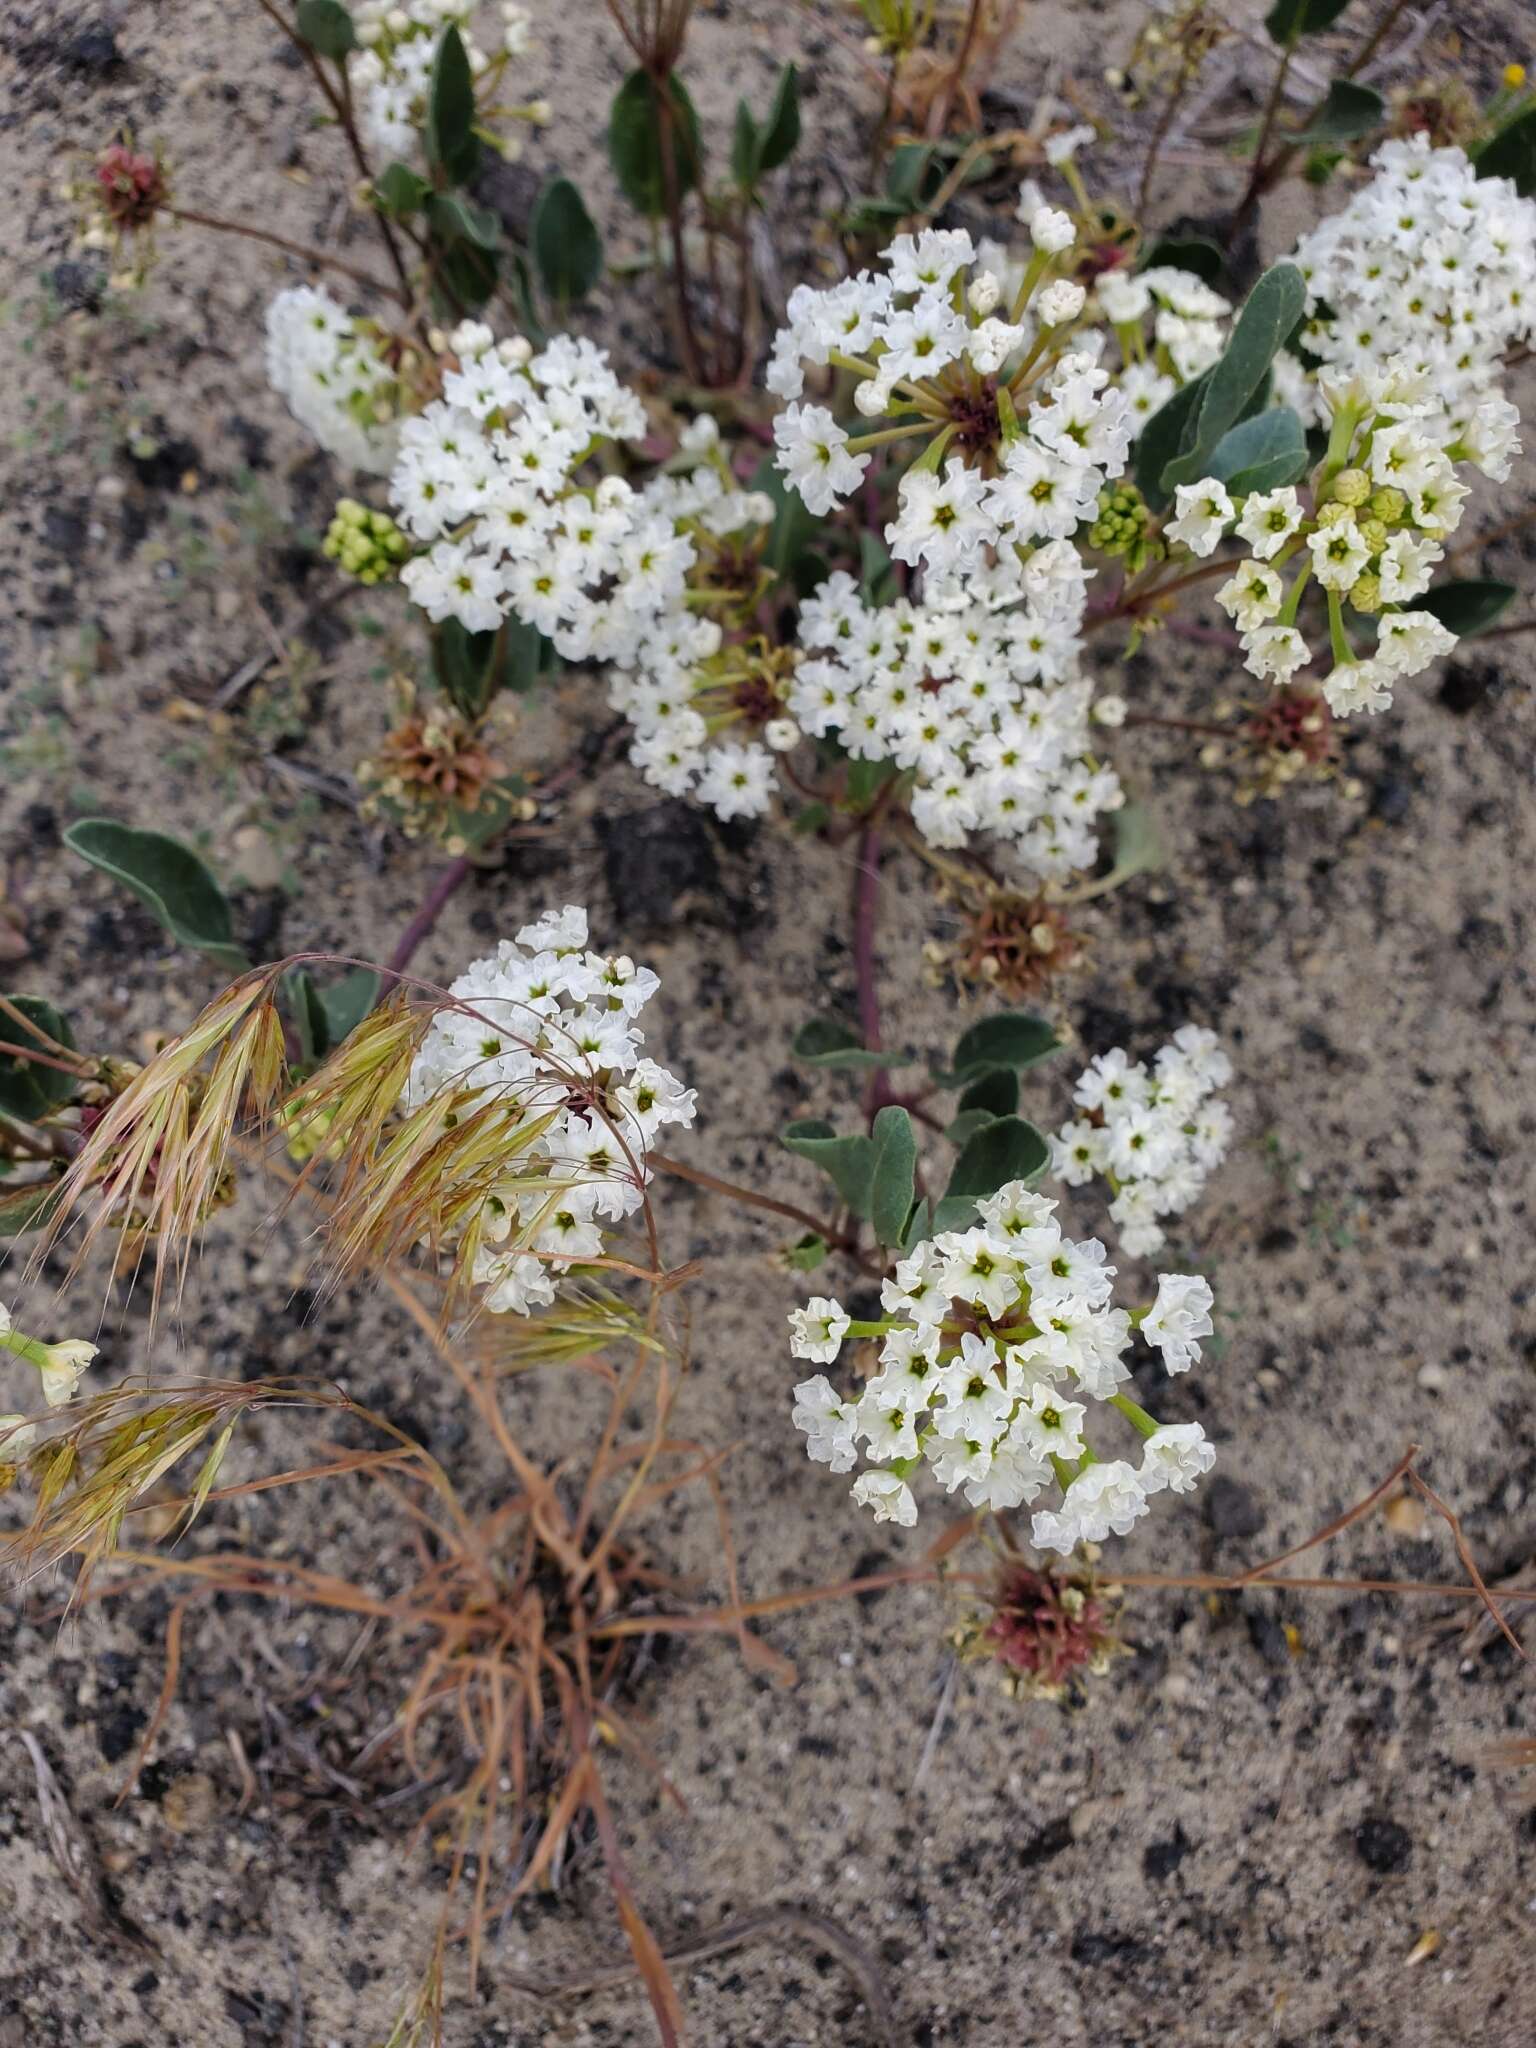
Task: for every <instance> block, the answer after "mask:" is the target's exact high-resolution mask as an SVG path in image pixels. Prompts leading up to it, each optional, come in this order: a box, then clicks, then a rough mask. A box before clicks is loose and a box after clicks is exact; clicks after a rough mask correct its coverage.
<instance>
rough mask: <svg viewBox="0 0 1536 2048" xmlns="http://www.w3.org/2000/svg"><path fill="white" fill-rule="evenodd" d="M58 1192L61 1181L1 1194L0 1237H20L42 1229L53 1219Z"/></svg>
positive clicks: (33, 1185) (30, 1184)
mask: <svg viewBox="0 0 1536 2048" xmlns="http://www.w3.org/2000/svg"><path fill="white" fill-rule="evenodd" d="M58 1192H59V1181H58V1180H45V1181H29V1182H28V1183H27V1185H26V1186H25V1187H21V1188H16V1189H14V1190H13V1191H12V1192H11V1193H9V1194H3V1193H0V1237H20V1236H21V1235H22V1233H23V1231H27V1230H39V1229H41V1228H42V1226H43V1225H44V1224H45V1223H47V1222H49V1221H50V1220H51V1218H52V1215H53V1211H54V1207H55V1204H56V1202H57V1198H58Z"/></svg>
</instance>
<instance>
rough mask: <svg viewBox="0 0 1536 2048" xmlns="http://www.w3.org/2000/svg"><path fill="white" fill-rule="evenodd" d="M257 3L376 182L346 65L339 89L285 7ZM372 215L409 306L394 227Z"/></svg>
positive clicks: (264, 0) (266, 0)
mask: <svg viewBox="0 0 1536 2048" xmlns="http://www.w3.org/2000/svg"><path fill="white" fill-rule="evenodd" d="M256 5H257V6H258V7H259V8H260V9H261V11H262V13H263V14H264V15H266V17H267V19H268V20H269V21H270V22H272V23H273V24H274V26H275V27H277V28H278V29H280V30H281V31H282V33H283V34H284V35H285V36H286V37H287V38H288V40H289V42H290V43H292V44H293V46H294V48H295V49H296V50H297V51H298V52H299V54H300V55H301V56H302V57H303V59H304V62H305V63H306V64H307V65H308V66H309V69H310V72H311V74H312V75H313V77H314V81H315V83H316V85H318V86H319V88H320V90H321V92H322V94H323V95H324V97H325V100H326V103H327V105H328V106H329V107H330V110H331V112H332V113H333V114H334V115H335V116H336V122H337V125H338V127H339V128H340V129H341V132H342V134H343V135H344V136H345V137H346V141H347V148H348V149H349V150H350V152H351V155H352V161H353V163H354V164H355V165H356V166H357V172H358V175H359V177H361V178H362V179H363V180H364V182H365V183H366V184H368V185H370V186H371V185H372V183H373V166H372V164H370V163H369V161H368V152H367V151H366V150H365V149H364V148H363V139H362V137H361V136H360V135H359V134H358V132H357V120H356V117H355V115H354V114H353V111H352V89H351V85H350V82H349V81H348V79H347V75H346V69H345V66H342V67H341V80H342V89H341V91H339V92H338V90H337V89H336V87H335V86H334V85H332V83H331V81H330V79H329V78H328V77H327V76H326V70H325V65H324V63H323V62H322V60H321V58H320V56H319V53H318V52H317V51H315V50H314V49H312V48H311V47H310V45H309V44H308V43H306V42H305V40H304V38H303V37H302V36H301V35H300V34H299V33H298V30H297V29H296V28H295V27H294V25H293V23H292V22H291V21H289V20H288V19H287V17H286V16H285V15H284V13H283V11H282V9H281V8H280V7H278V6H277V5H276V4H275V0H256ZM369 218H370V219H371V220H372V222H373V224H374V226H375V228H376V229H377V231H378V234H379V239H380V240H381V241H382V242H383V244H384V249H385V252H386V254H387V255H388V257H389V263H390V268H391V269H392V270H393V271H394V273H395V279H396V285H397V289H396V291H395V292H394V293H393V294H391V296H393V297H398V299H399V300H400V303H401V305H403V306H405V307H406V308H407V309H409V307H410V305H411V303H412V293H411V279H410V273H409V272H408V271H407V269H406V267H405V259H404V257H403V256H402V255H401V254H400V244H399V243H398V242H397V241H396V239H395V233H394V229H393V228H392V227H391V226H390V224H389V222H388V221H387V220H386V219H385V217H384V215H383V214H382V213H380V212H379V211H378V209H377V208H371V209H370V210H369ZM375 289H377V290H387V289H388V288H387V287H385V286H375Z"/></svg>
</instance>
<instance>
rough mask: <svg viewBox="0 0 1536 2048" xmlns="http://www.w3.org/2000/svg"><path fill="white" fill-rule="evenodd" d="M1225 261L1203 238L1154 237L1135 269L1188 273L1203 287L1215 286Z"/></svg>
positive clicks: (1184, 236) (1142, 253) (1201, 236)
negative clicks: (1184, 271) (1185, 271)
mask: <svg viewBox="0 0 1536 2048" xmlns="http://www.w3.org/2000/svg"><path fill="white" fill-rule="evenodd" d="M1225 267H1226V260H1225V258H1224V257H1223V255H1222V253H1221V251H1220V249H1218V248H1217V246H1216V244H1215V243H1214V242H1209V241H1207V240H1206V238H1205V236H1204V235H1158V236H1157V237H1156V239H1155V240H1153V241H1151V242H1149V243H1148V244H1147V246H1146V247H1145V248H1144V249H1143V250H1142V252H1141V254H1140V255H1139V256H1138V257H1137V259H1136V268H1137V269H1138V270H1158V269H1164V268H1166V269H1169V270H1188V271H1190V272H1192V273H1193V274H1194V276H1196V277H1198V278H1200V279H1202V280H1203V282H1204V283H1206V284H1211V285H1213V284H1215V282H1216V280H1217V278H1218V277H1220V276H1221V273H1222V271H1223V269H1224V268H1225Z"/></svg>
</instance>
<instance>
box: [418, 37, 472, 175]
mask: <svg viewBox="0 0 1536 2048" xmlns="http://www.w3.org/2000/svg"><path fill="white" fill-rule="evenodd" d="M426 144H427V157H428V159H429V161H430V162H432V163H434V164H436V166H437V168H438V169H439V170H440V171H441V172H442V173H443V176H444V177H445V178H446V179H447V180H448V182H449V184H450V185H467V184H468V183H469V181H470V179H471V178H472V177H473V176H474V175H475V172H476V170H477V169H478V167H479V163H480V139H479V137H478V136H477V135H476V134H475V81H474V79H473V77H472V76H471V74H470V69H469V56H468V53H467V52H466V50H465V48H464V38H463V37H462V36H461V35H460V34H459V32H458V30H457V29H456V28H455V27H454V26H453V25H452V23H450V24H449V25H448V27H447V28H445V29H444V30H443V34H442V40H441V41H440V42H439V43H438V46H437V54H436V55H435V56H434V58H433V59H432V76H431V79H430V81H429V83H428V86H427V128H426Z"/></svg>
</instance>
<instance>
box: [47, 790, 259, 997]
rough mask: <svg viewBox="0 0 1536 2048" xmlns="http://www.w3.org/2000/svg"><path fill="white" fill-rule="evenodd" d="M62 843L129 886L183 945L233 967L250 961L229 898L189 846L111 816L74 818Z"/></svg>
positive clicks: (237, 968) (241, 967)
mask: <svg viewBox="0 0 1536 2048" xmlns="http://www.w3.org/2000/svg"><path fill="white" fill-rule="evenodd" d="M64 844H65V845H66V846H67V847H69V848H70V850H71V851H72V852H74V853H78V854H79V856H80V858H81V859H82V860H88V861H89V862H90V863H91V866H92V867H94V868H100V869H101V871H102V873H103V874H104V875H110V876H111V877H112V879H113V880H114V881H115V882H121V883H122V885H123V887H124V888H125V889H131V890H132V892H133V894H134V895H135V896H137V897H138V899H139V901H140V902H141V903H142V904H144V905H145V907H146V908H147V909H149V910H151V911H153V912H154V914H155V916H156V917H158V918H159V920H160V922H161V923H162V924H163V925H164V926H165V928H166V930H167V931H168V932H169V933H170V934H171V936H172V937H173V938H175V939H179V940H180V941H181V943H182V945H184V946H193V947H195V948H196V949H197V951H198V952H200V953H206V954H208V956H209V957H210V959H213V960H217V961H218V963H219V965H220V966H221V967H227V968H230V969H232V970H233V971H234V972H235V973H241V972H243V971H244V969H246V968H247V967H249V966H250V964H251V963H250V961H249V960H248V959H247V957H246V955H245V953H244V951H243V950H242V948H241V947H239V946H237V945H236V944H235V936H234V925H233V921H232V920H231V917H230V911H229V900H228V898H227V897H226V896H225V894H224V891H223V890H222V889H221V888H220V887H219V885H218V883H217V882H216V881H215V880H214V879H213V876H212V875H211V874H210V873H209V871H208V869H207V867H206V866H205V865H204V863H203V861H202V860H201V859H200V858H199V856H198V855H197V854H195V853H194V852H193V851H192V849H191V847H190V846H184V845H183V844H182V842H181V841H180V840H179V839H171V838H168V837H167V836H166V834H165V833H163V832H141V831H139V830H137V829H136V828H135V827H134V826H132V825H119V824H117V823H115V822H114V820H112V819H111V818H81V819H79V820H77V822H76V823H75V824H73V825H71V826H70V827H69V829H68V830H67V831H66V832H65V834H64Z"/></svg>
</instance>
